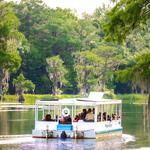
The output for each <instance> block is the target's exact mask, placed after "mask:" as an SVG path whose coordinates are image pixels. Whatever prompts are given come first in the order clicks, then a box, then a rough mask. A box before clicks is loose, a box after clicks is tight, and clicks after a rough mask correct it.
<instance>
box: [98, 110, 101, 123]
mask: <svg viewBox="0 0 150 150" xmlns="http://www.w3.org/2000/svg"><path fill="white" fill-rule="evenodd" d="M97 121H101V112H99V114H98V115H97Z"/></svg>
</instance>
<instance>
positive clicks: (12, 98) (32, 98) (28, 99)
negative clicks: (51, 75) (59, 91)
mask: <svg viewBox="0 0 150 150" xmlns="http://www.w3.org/2000/svg"><path fill="white" fill-rule="evenodd" d="M23 96H24V98H25V104H29V105H34V104H35V102H36V100H37V99H41V100H42V99H44V100H52V99H64V98H76V97H80V95H69V94H64V95H57V96H54V95H50V94H43V95H39V94H23ZM3 100H4V102H11V103H12V102H14V103H16V102H18V97H17V96H16V95H5V96H4V98H3Z"/></svg>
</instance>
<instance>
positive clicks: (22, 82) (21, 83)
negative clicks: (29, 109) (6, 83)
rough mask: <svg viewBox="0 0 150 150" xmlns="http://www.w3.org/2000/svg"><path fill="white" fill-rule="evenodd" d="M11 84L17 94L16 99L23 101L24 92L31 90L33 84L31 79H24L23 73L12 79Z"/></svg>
mask: <svg viewBox="0 0 150 150" xmlns="http://www.w3.org/2000/svg"><path fill="white" fill-rule="evenodd" d="M13 85H14V86H15V89H16V94H17V95H18V96H19V98H18V101H19V102H23V101H24V100H25V99H24V97H23V94H24V93H25V92H33V91H34V89H35V84H33V82H32V81H30V80H26V79H25V77H24V75H23V74H20V75H19V76H18V77H17V78H16V79H13Z"/></svg>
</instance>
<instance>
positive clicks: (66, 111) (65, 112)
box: [62, 108, 70, 117]
mask: <svg viewBox="0 0 150 150" xmlns="http://www.w3.org/2000/svg"><path fill="white" fill-rule="evenodd" d="M62 115H63V116H64V117H66V116H68V115H70V110H69V109H68V108H64V109H63V110H62Z"/></svg>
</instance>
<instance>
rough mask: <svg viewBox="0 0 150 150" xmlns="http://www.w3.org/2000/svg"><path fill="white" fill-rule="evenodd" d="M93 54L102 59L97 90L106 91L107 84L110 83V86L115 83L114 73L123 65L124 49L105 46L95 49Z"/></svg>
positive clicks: (98, 71) (98, 72)
mask: <svg viewBox="0 0 150 150" xmlns="http://www.w3.org/2000/svg"><path fill="white" fill-rule="evenodd" d="M93 52H94V53H95V54H96V55H97V56H98V57H99V59H100V61H99V68H98V70H97V78H98V82H97V87H96V88H98V89H99V90H100V91H105V89H106V88H107V87H105V86H106V85H107V83H108V82H109V85H110V83H111V82H113V81H114V71H116V70H118V67H119V65H120V64H122V63H123V60H122V59H123V51H122V47H117V46H115V45H108V44H107V45H106V44H103V45H101V46H99V47H97V48H96V49H93ZM109 88H110V87H109Z"/></svg>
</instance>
